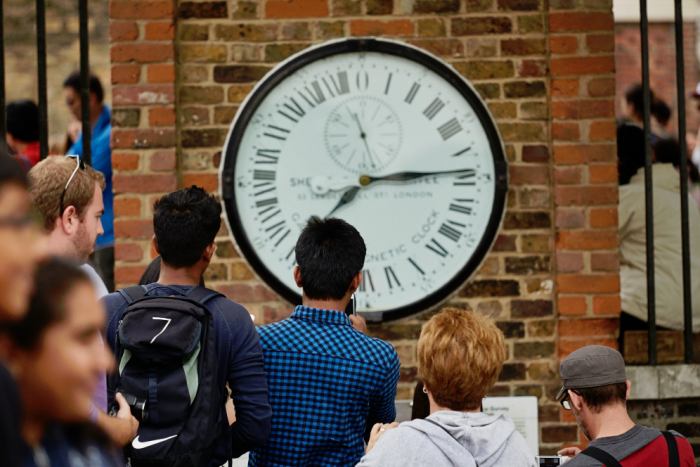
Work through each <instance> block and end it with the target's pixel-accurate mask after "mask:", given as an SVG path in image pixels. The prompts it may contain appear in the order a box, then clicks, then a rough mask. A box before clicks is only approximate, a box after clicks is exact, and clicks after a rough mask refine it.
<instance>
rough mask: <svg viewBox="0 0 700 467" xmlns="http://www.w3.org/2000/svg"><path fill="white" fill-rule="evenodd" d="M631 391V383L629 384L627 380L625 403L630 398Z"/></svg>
mask: <svg viewBox="0 0 700 467" xmlns="http://www.w3.org/2000/svg"><path fill="white" fill-rule="evenodd" d="M631 390H632V383H630V380H627V392H625V401H627V399H629V398H630V391H631Z"/></svg>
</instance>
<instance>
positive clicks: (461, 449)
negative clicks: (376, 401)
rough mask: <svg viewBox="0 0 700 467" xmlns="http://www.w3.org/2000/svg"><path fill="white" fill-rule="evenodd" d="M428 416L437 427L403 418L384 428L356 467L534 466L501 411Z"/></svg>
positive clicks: (515, 432)
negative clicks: (498, 413)
mask: <svg viewBox="0 0 700 467" xmlns="http://www.w3.org/2000/svg"><path fill="white" fill-rule="evenodd" d="M428 418H429V419H430V420H433V421H435V422H437V423H438V424H440V425H441V426H436V425H434V424H432V423H430V422H426V421H425V420H412V421H410V422H404V423H402V424H400V425H399V426H398V427H397V428H394V429H391V430H388V431H387V432H386V433H384V434H383V435H382V436H381V438H379V440H378V441H377V443H376V444H375V445H374V448H373V449H372V450H371V451H370V452H369V453H368V454H366V455H365V456H364V457H363V458H362V459H360V463H359V464H357V467H391V466H396V467H409V466H421V467H423V466H431V467H432V466H436V467H442V466H445V467H447V466H454V467H475V466H478V467H492V466H504V467H520V466H522V467H535V457H534V455H533V454H532V452H531V451H530V448H529V447H528V446H527V444H526V443H525V439H524V438H523V437H522V435H521V434H520V433H518V432H517V431H515V425H514V424H513V421H512V420H511V419H510V417H508V416H507V415H505V414H500V415H487V414H485V413H483V412H479V413H468V412H455V411H452V410H441V411H439V412H435V413H434V414H432V415H430V416H429V417H428ZM442 427H444V428H445V429H443V428H442ZM445 430H447V432H446V431H445ZM448 432H449V433H448ZM455 438H456V439H455ZM457 440H459V443H458V442H457Z"/></svg>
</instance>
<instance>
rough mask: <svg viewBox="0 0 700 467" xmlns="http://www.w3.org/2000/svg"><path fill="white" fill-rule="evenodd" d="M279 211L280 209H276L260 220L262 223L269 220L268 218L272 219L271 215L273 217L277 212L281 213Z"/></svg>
mask: <svg viewBox="0 0 700 467" xmlns="http://www.w3.org/2000/svg"><path fill="white" fill-rule="evenodd" d="M281 212H282V211H280V210H279V209H278V210H277V211H275V212H273V213H272V214H270V215H269V216H267V217H266V218H265V219H263V220H262V223H263V224H264V223H265V222H267V221H269V220H270V219H272V218H273V217H275V216H276V215H277V214H279V213H281Z"/></svg>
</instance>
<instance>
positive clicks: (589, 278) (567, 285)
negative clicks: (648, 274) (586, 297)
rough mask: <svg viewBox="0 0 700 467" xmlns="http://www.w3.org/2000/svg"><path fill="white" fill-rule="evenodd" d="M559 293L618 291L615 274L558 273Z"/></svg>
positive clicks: (618, 283) (618, 278)
mask: <svg viewBox="0 0 700 467" xmlns="http://www.w3.org/2000/svg"><path fill="white" fill-rule="evenodd" d="M557 286H558V290H559V293H584V294H586V293H614V292H619V291H620V276H619V275H617V274H559V275H557Z"/></svg>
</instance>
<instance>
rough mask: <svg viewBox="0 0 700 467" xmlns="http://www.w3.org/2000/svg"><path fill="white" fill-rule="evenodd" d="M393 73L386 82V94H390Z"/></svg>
mask: <svg viewBox="0 0 700 467" xmlns="http://www.w3.org/2000/svg"><path fill="white" fill-rule="evenodd" d="M392 75H393V73H389V78H387V80H386V87H385V88H384V94H385V95H386V94H389V86H391V76H392Z"/></svg>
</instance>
